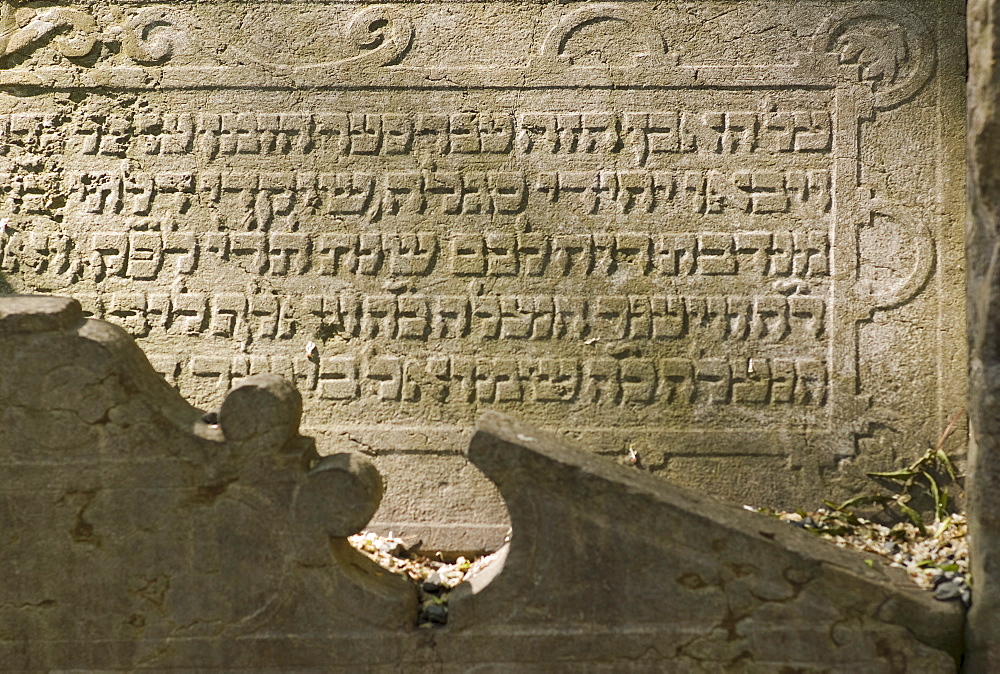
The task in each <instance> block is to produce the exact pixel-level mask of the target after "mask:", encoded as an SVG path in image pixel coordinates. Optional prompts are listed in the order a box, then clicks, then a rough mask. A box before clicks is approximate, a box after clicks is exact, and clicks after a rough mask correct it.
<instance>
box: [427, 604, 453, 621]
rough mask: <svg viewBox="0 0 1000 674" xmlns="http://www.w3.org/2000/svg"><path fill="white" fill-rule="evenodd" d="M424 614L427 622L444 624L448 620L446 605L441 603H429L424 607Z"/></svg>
mask: <svg viewBox="0 0 1000 674" xmlns="http://www.w3.org/2000/svg"><path fill="white" fill-rule="evenodd" d="M424 615H425V616H426V617H427V621H428V622H432V623H436V624H438V625H444V624H445V623H446V622H448V607H447V606H443V605H441V604H430V605H429V606H426V607H424Z"/></svg>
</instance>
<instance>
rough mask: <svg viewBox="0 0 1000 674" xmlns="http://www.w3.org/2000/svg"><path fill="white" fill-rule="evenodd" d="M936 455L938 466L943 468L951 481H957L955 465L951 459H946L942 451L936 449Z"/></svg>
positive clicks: (946, 456)
mask: <svg viewBox="0 0 1000 674" xmlns="http://www.w3.org/2000/svg"><path fill="white" fill-rule="evenodd" d="M936 455H937V460H938V462H940V464H941V465H942V466H944V469H945V470H946V471H948V476H949V477H950V478H951V479H952V480H957V479H958V473H957V472H956V471H955V465H954V464H953V463H952V462H951V459H949V458H948V455H947V454H945V452H944V450H943V449H938V450H937V452H936Z"/></svg>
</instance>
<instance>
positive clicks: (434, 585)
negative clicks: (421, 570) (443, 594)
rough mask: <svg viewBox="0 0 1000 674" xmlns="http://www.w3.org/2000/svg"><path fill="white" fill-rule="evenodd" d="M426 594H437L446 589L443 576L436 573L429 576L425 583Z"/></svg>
mask: <svg viewBox="0 0 1000 674" xmlns="http://www.w3.org/2000/svg"><path fill="white" fill-rule="evenodd" d="M423 588H424V592H430V593H431V594H437V593H438V592H440V591H441V590H443V589H444V584H443V583H442V582H441V574H440V573H438V572H437V571H435V572H434V573H432V574H431V575H429V576H427V579H426V580H424V583H423Z"/></svg>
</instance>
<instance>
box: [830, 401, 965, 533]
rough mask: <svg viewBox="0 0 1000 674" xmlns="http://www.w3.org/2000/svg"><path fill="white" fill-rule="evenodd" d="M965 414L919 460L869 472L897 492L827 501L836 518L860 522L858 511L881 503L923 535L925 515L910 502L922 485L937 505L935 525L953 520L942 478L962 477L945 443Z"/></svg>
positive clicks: (952, 480)
mask: <svg viewBox="0 0 1000 674" xmlns="http://www.w3.org/2000/svg"><path fill="white" fill-rule="evenodd" d="M964 414H965V410H960V411H959V412H958V413H957V414H955V416H954V417H952V419H951V421H950V422H949V423H948V426H947V428H945V430H944V433H942V434H941V438H940V439H939V440H938V442H937V445H936V446H934V447H932V448H929V449H928V450H927V451H926V452H924V454H923V455H922V456H921V457H920V458H918V459H917V460H916V461H914V462H913V463H911V464H910V465H909V466H907V467H906V468H903V469H900V470H890V471H876V472H871V473H867V475H868V477H872V478H876V479H879V480H883V481H887V482H890V483H893V484H894V485H895V493H893V494H870V495H866V496H857V497H854V498H852V499H848V500H847V501H844V502H843V503H834V502H832V501H824V502H823V503H824V504H825V505H826V506H827V507H828V508H830V510H831V513H830V514H831V515H833V518H832V519H834V520H843V521H844V522H845V523H846V524H849V525H856V524H857V517H856V516H855V514H854V510H855V509H856V508H858V507H861V506H866V505H880V506H882V507H883V508H884V509H885V510H887V511H890V512H892V511H893V510H896V511H898V512H899V513H901V514H902V515H903V516H904V517H905V518H906V519H908V520H909V521H910V522H912V523H913V525H914V526H916V527H917V529H919V530H920V533H921V534H922V535H925V536H926V535H927V529H926V523H925V521H924V516H923V515H922V514H921V513H920V511H919V510H917V509H916V508H914V507H913V506H912V505H910V502H911V501H912V499H913V497H914V496H915V495H917V494H918V493H919V492H918V491H917V489H918V488H920V489H922V490H923V492H924V493H926V494H927V495H928V496H930V499H931V501H932V503H933V506H934V524H939V523H944V524H945V526H947V521H948V519H949V515H948V506H949V503H950V500H951V497H950V495H949V493H948V486H949V485H948V484H942V479H943V478H944V477H947V478H949V479H950V483H952V484H955V483H958V481H959V479H960V477H959V475H958V473H957V471H956V470H955V464H954V462H953V461H952V460H951V458H950V457H949V456H948V454H947V453H946V452H945V451H944V443H945V442H946V441H947V440H948V438H949V437H950V436H951V434H952V433H954V431H955V427H956V424H957V423H958V421H959V420H960V419H961V418H962V416H963V415H964Z"/></svg>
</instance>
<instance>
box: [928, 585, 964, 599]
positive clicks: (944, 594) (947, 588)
mask: <svg viewBox="0 0 1000 674" xmlns="http://www.w3.org/2000/svg"><path fill="white" fill-rule="evenodd" d="M934 598H935V599H937V600H939V601H952V600H954V599H961V598H962V588H961V587H960V586H959V584H958V583H956V582H955V581H953V580H946V581H943V582H941V583H939V584H938V586H937V588H935V590H934Z"/></svg>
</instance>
